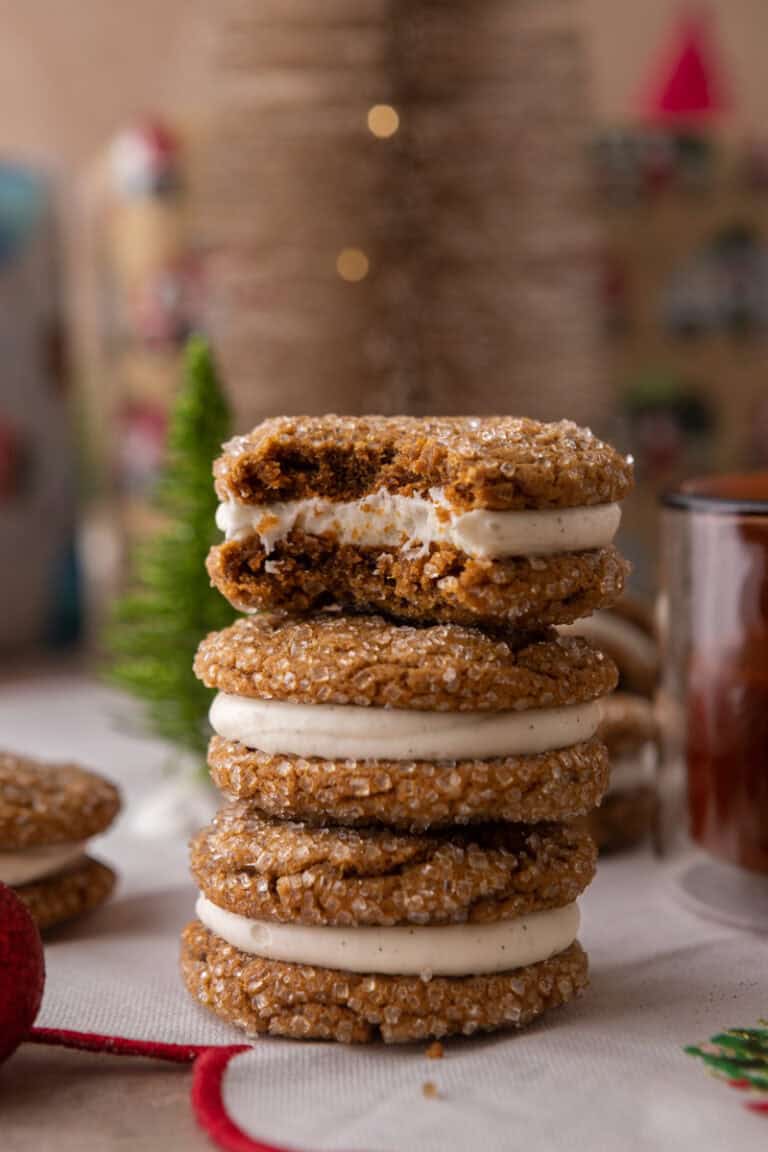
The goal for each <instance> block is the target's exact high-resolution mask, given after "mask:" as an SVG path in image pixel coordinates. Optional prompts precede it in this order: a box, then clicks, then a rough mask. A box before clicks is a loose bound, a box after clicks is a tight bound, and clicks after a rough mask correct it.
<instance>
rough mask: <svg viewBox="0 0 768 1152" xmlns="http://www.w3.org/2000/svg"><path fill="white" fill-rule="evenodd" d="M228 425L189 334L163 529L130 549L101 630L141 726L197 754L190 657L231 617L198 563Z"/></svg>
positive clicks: (196, 686) (201, 730) (165, 484)
mask: <svg viewBox="0 0 768 1152" xmlns="http://www.w3.org/2000/svg"><path fill="white" fill-rule="evenodd" d="M229 425H230V414H229V408H228V405H227V402H226V400H225V398H224V395H223V392H222V390H221V387H220V385H219V381H218V378H217V375H216V370H215V366H214V363H213V359H212V357H211V353H210V349H209V347H208V345H207V344H206V342H205V341H204V340H202V339H200V338H197V337H195V338H193V339H192V340H190V342H189V344H188V345H187V348H186V352H185V356H184V378H183V382H182V387H181V390H180V392H179V395H178V398H177V400H176V404H175V407H174V410H173V413H172V416H171V423H170V428H169V433H168V462H167V465H166V468H165V471H164V473H163V476H162V479H161V482H160V484H159V487H158V494H157V507H158V510H159V511H160V513H161V514H162V516H163V518H164V519H165V520H166V521H167V527H164V528H163V529H162V530H161V531H160V533H159V534H158V535H157V536H156V537H154V538H153V539H151V540H148V541H147V542H146V543H144V544H142V545H141V546H140V547H139V548H138V549H137V554H136V556H135V562H134V572H135V581H134V585H133V587H132V588H131V589H130V590H129V592H128V593H127V594H126V595H125V596H124V597H123V598H122V599H120V600H119V601H118V602H117V604H116V605H115V609H114V614H113V618H112V621H111V625H110V628H109V630H108V634H107V644H108V648H109V651H110V653H111V657H112V665H111V671H110V678H111V679H112V680H113V681H114V682H115V683H117V684H118V685H120V687H122V688H125V689H127V690H128V691H129V692H131V693H132V694H133V695H135V696H138V697H139V698H140V699H142V700H143V701H144V703H145V705H146V721H147V728H148V729H149V730H150V731H152V732H153V733H154V734H155V735H157V736H161V737H163V738H165V739H167V740H170V741H172V742H173V743H175V744H177V745H178V746H180V747H181V748H183V749H184V750H186V751H187V752H190V753H192V754H193V755H194V756H200V757H201V758H202V755H203V753H204V752H205V747H206V742H207V722H206V718H207V712H208V708H209V705H210V700H211V693H210V692H209V690H208V689H207V688H205V687H204V686H203V685H202V684H201V683H200V682H199V680H198V679H197V678H196V677H195V675H194V673H193V671H192V661H193V658H194V654H195V650H196V648H197V645H198V644H199V642H200V640H201V638H202V637H203V636H205V634H206V633H207V632H210V631H212V630H214V629H218V628H224V627H226V626H227V624H229V623H231V622H232V620H233V618H234V612H233V610H232V609H231V608H230V607H229V605H228V604H227V602H226V601H225V600H224V599H223V598H222V597H221V596H220V595H219V594H218V592H216V591H215V590H214V589H213V588H211V586H210V583H209V580H208V575H207V573H206V570H205V558H206V556H207V554H208V549H209V548H210V546H211V544H212V543H213V542H214V538H215V536H216V526H215V514H216V504H217V501H216V495H215V493H214V490H213V482H212V478H211V463H212V461H213V459H214V457H215V456H217V455H218V453H219V450H220V448H221V445H222V442H223V441H224V440H226V438H227V436H228V435H229V431H230V427H229Z"/></svg>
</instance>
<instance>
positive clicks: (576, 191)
mask: <svg viewBox="0 0 768 1152" xmlns="http://www.w3.org/2000/svg"><path fill="white" fill-rule="evenodd" d="M0 28H2V36H0V160H1V161H2V162H3V164H4V165H5V168H4V169H3V173H2V175H3V180H2V182H1V183H0V241H2V244H0V273H3V271H5V273H6V274H7V275H6V282H5V284H4V286H3V293H4V295H3V299H4V300H6V301H8V302H9V303H8V307H7V310H6V316H5V328H4V330H5V331H6V332H12V333H13V334H14V336H15V338H16V339H17V341H23V340H24V333H29V337H28V341H27V344H26V345H23V346H22V345H20V348H21V350H22V351H23V352H24V355H26V356H27V360H26V361H23V357H22V355H21V352H20V353H19V356H18V357H16V359H17V360H18V363H19V364H21V363H22V362H25V363H28V368H27V369H25V371H26V373H27V374H26V375H25V373H24V372H21V373H17V374H16V375H15V376H13V375H11V374H8V373H6V376H5V379H3V380H2V381H0V542H2V546H3V548H11V547H13V548H14V550H17V549H18V547H19V541H24V542H25V546H27V547H30V548H32V547H33V545H32V544H30V543H29V541H28V539H27V537H25V536H24V532H25V530H27V526H28V525H29V523H30V520H31V510H32V509H33V508H34V509H37V511H36V513H35V515H37V516H40V515H48V516H49V518H53V517H55V518H56V521H57V523H58V524H59V525H60V530H61V536H62V539H61V541H60V544H59V545H57V554H56V556H55V557H50V556H48V555H45V556H43V555H42V553H41V554H40V557H39V561H38V563H37V569H38V570H39V571H41V572H48V573H49V574H50V575H49V582H50V583H51V584H55V585H56V588H57V589H58V590H59V591H58V592H57V594H56V597H54V599H55V600H56V603H55V605H54V607H55V611H54V610H53V609H50V605H49V606H48V609H46V610H45V611H43V607H44V602H45V600H46V594H45V589H44V588H43V587H42V585H41V587H40V589H39V590H38V593H36V595H37V597H38V601H39V604H38V608H36V609H34V611H33V610H32V609H30V611H31V612H32V615H33V616H36V617H38V618H39V620H41V621H42V620H43V618H45V621H46V622H45V628H44V629H43V625H42V624H41V623H38V626H37V632H38V634H41V630H42V631H44V633H45V635H46V636H52V635H55V636H62V637H66V636H68V635H71V634H73V633H74V632H75V631H76V630H77V629H76V625H75V624H74V623H73V621H74V618H75V615H76V613H75V612H74V609H73V606H72V605H73V597H75V596H76V592H75V591H73V589H76V586H77V571H78V564H77V558H79V562H80V568H81V569H82V567H83V565H82V561H83V558H84V559H85V569H86V570H87V572H88V575H89V579H88V581H86V584H87V586H88V587H90V586H99V587H101V586H104V587H108V586H110V585H111V584H113V583H114V581H115V579H120V578H122V577H123V576H124V575H125V572H126V571H127V568H128V563H129V556H130V550H131V547H132V545H133V542H134V541H135V540H136V539H137V538H140V537H141V536H142V535H144V534H146V533H147V532H148V531H151V530H152V528H153V525H154V520H153V513H152V506H151V498H152V492H153V488H154V484H155V482H156V479H157V476H158V474H159V470H160V468H161V467H162V462H163V452H164V437H165V429H166V418H167V411H168V407H169V405H170V403H171V402H172V398H173V394H174V390H175V387H176V385H177V381H178V363H179V353H180V348H181V346H182V344H183V341H184V339H185V337H186V335H187V334H188V332H189V331H190V330H192V329H193V328H195V327H198V326H200V325H202V326H203V327H205V328H207V329H208V330H209V331H210V332H211V333H212V335H213V337H214V343H215V346H216V349H217V352H218V354H219V356H220V359H221V362H222V365H223V367H224V370H225V378H226V382H227V384H228V386H229V389H230V394H231V398H232V400H233V403H234V405H235V410H236V419H237V423H238V425H240V426H244V425H247V424H249V423H250V422H252V421H253V420H255V419H257V418H260V417H261V416H263V415H264V414H266V413H268V412H271V411H275V410H278V409H285V410H296V409H297V408H308V409H310V410H318V409H325V408H328V407H335V408H348V409H354V408H359V407H363V408H366V407H367V408H378V409H379V410H396V409H402V408H406V409H408V410H411V411H417V412H418V411H427V410H440V411H456V410H461V409H465V408H467V407H471V408H473V409H475V410H477V411H492V410H502V411H509V410H511V409H514V410H517V411H526V412H529V413H531V414H535V415H541V416H545V417H550V418H551V417H557V416H560V415H571V416H575V417H576V418H577V419H579V420H582V421H584V422H587V423H590V424H592V425H593V426H594V427H595V428H596V430H597V431H599V432H601V433H603V434H606V435H609V436H611V437H612V438H614V439H615V440H616V441H617V442H618V443H619V444H620V445H621V446H622V447H623V448H624V449H626V450H629V451H632V452H633V453H634V454H635V456H636V458H637V461H638V476H639V479H640V488H639V492H638V494H637V496H636V497H635V498H634V501H633V503H632V504H631V505H630V507H629V509H628V514H627V518H626V519H627V524H626V529H625V540H624V547H625V549H626V550H627V551H628V552H629V553H630V555H631V557H632V559H633V561H634V563H635V581H636V587H637V588H638V589H639V590H641V591H643V592H645V593H646V594H650V593H651V592H652V590H653V585H654V575H655V570H654V539H655V522H656V516H655V498H656V495H657V493H658V491H659V490H660V489H661V488H663V487H667V486H669V485H670V484H673V483H675V482H676V481H677V480H678V479H679V478H680V477H681V476H683V475H686V474H690V473H692V472H695V471H702V470H709V469H712V468H717V469H724V468H733V467H754V466H764V465H768V396H767V395H766V389H767V388H768V386H767V385H766V383H765V381H766V379H767V378H768V373H766V368H768V359H767V355H766V347H767V345H766V332H768V130H766V128H765V125H766V124H767V123H768V75H767V74H766V70H765V68H764V64H763V60H762V55H763V44H764V43H765V42H766V36H767V35H768V5H766V4H765V3H764V2H763V0H707V2H706V3H704V2H701V3H694V4H692V3H689V2H687V0H646V2H645V3H643V4H641V5H627V4H617V3H615V2H613V0H481V2H480V3H478V4H469V3H468V2H467V3H464V4H462V3H459V2H457V0H456V2H454V0H449V2H444V3H440V4H438V3H434V2H432V0H414V3H403V4H399V3H395V2H394V0H357V2H355V3H353V2H352V0H324V3H323V4H322V6H318V5H317V3H310V2H309V0H152V3H149V2H148V0H135V2H134V3H132V4H130V5H128V4H106V3H102V2H100V0H25V2H24V3H23V4H18V3H13V2H11V0H0ZM379 105H383V109H384V110H383V113H378V114H379V115H383V116H384V119H383V120H379V121H378V127H377V124H376V122H375V120H374V121H372V120H370V118H369V120H368V126H367V128H366V113H367V112H370V110H372V109H373V110H375V109H376V107H378V106H379ZM393 110H394V112H395V113H398V115H399V119H398V120H397V122H396V123H395V122H393V121H392V119H391V117H392V111H393ZM388 117H389V119H388ZM393 123H394V128H393ZM393 206H394V208H393ZM472 222H474V226H470V225H471V224H472ZM3 229H5V232H4V231H3ZM6 233H7V237H9V238H10V239H8V240H6ZM26 236H32V237H34V244H30V246H29V247H28V248H27V247H25V246H24V245H23V244H21V242H20V239H19V238H20V237H26ZM297 237H298V239H296V238H297ZM286 238H287V239H286ZM293 240H295V241H296V242H295V243H289V242H288V241H293ZM323 245H325V246H326V247H327V248H328V251H327V252H325V251H323ZM318 253H320V256H321V257H322V262H324V263H322V267H321V266H320V265H317V266H315V265H313V264H312V260H313V259H315V258H316V257H317V256H318ZM329 253H330V257H329ZM3 259H4V261H5V263H4V264H3V263H2V260H3ZM46 268H50V269H51V271H50V274H49V273H48V272H45V271H43V272H41V269H43V270H44V269H46ZM40 316H43V317H44V321H43V320H40ZM41 325H43V326H44V327H45V332H46V335H45V338H44V340H38V339H37V335H36V333H39V331H40V330H41ZM37 345H39V347H40V348H42V347H43V346H44V347H45V350H46V351H45V357H44V364H42V363H41V357H40V355H39V349H38V351H35V348H36V347H37ZM64 350H66V356H65V355H63V354H62V353H63V351H64ZM47 382H50V387H49V383H47ZM32 388H34V389H36V390H37V400H36V401H35V403H34V405H28V404H26V403H25V401H24V397H25V396H26V395H27V394H29V395H31V392H30V391H29V390H30V389H32ZM67 388H68V391H67ZM33 412H34V414H35V415H34V420H33V418H32V413H33ZM52 430H53V431H52ZM38 432H40V435H38ZM54 432H56V433H57V434H54ZM46 437H47V439H46ZM49 444H53V449H51V448H50V447H46V445H49ZM51 451H53V453H54V457H55V458H56V459H57V460H58V464H57V465H56V467H55V468H52V467H51V466H49V467H48V468H47V469H46V468H42V467H38V466H37V465H36V464H35V461H38V462H39V461H41V460H42V459H43V458H44V457H45V459H47V460H50V459H51ZM76 474H77V475H78V476H79V478H80V479H79V482H78V483H76V480H75V475H76ZM46 485H48V488H46ZM49 489H50V491H49ZM54 489H55V491H54ZM78 490H79V493H80V497H79V505H80V507H81V508H82V507H85V508H86V509H87V515H85V516H83V515H80V516H78V515H77V505H78V497H77V492H78ZM46 493H48V494H46ZM55 501H58V504H57V503H56V502H55ZM12 542H13V543H12ZM81 584H82V581H81ZM2 591H6V592H7V594H8V595H9V596H12V597H13V598H14V599H17V598H18V589H17V588H15V587H14V589H11V588H10V586H9V588H8V589H3V588H0V592H2ZM29 599H30V602H31V599H32V597H31V596H30V598H29ZM49 609H50V610H49ZM25 628H26V631H29V628H27V627H26V626H25V627H22V626H21V623H19V626H18V628H16V629H15V630H12V631H13V634H14V635H15V636H18V635H20V634H21V633H22V632H24V631H25ZM33 631H34V629H33ZM5 639H7V640H10V639H11V635H10V632H9V633H8V636H6V637H5ZM3 640H4V636H3V635H2V629H0V644H1V643H2V642H3Z"/></svg>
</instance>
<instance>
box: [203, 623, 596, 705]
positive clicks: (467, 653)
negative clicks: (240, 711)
mask: <svg viewBox="0 0 768 1152" xmlns="http://www.w3.org/2000/svg"><path fill="white" fill-rule="evenodd" d="M195 672H196V674H197V676H198V677H199V678H200V679H201V680H202V681H203V683H204V684H206V685H207V686H208V687H209V688H217V689H219V691H221V692H225V693H229V694H233V695H239V696H250V697H256V698H259V699H265V700H285V701H292V702H295V703H300V704H342V705H343V704H355V705H362V706H377V707H388V708H408V709H423V710H426V711H438V712H446V711H447V712H463V711H504V710H507V709H513V710H521V709H528V708H555V707H560V706H563V705H567V704H574V703H582V702H585V701H589V700H595V699H597V698H598V697H600V696H603V695H605V693H606V692H610V691H611V690H612V689H613V688H614V687H615V683H616V669H615V667H614V665H613V663H612V662H611V660H610V659H609V658H608V657H606V656H604V655H603V653H602V652H599V651H597V650H596V649H594V648H592V647H591V646H590V645H589V644H588V643H587V641H585V640H582V639H581V638H579V637H567V638H566V637H562V636H557V635H556V634H555V633H554V631H552V630H550V631H545V632H544V633H539V634H538V635H536V634H533V635H531V634H526V633H514V634H505V635H501V634H492V633H485V632H480V631H477V630H475V629H472V628H463V627H461V626H459V625H457V624H439V625H432V626H430V627H414V626H412V625H405V624H395V623H392V622H391V621H389V620H385V619H384V618H383V617H381V616H343V615H340V614H337V613H319V614H317V615H314V616H309V617H306V618H299V619H291V618H283V617H274V616H266V615H265V616H250V617H246V618H244V619H241V620H237V621H236V622H235V623H234V624H233V625H231V626H230V627H229V628H225V629H224V630H223V631H221V632H212V633H210V634H209V635H208V636H207V637H206V638H205V640H203V642H202V644H201V645H200V647H199V649H198V652H197V656H196V658H195Z"/></svg>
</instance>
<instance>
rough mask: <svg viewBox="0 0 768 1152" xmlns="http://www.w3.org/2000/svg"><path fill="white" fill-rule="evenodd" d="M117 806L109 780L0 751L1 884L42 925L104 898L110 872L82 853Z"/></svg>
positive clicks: (68, 916)
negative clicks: (19, 900) (17, 897)
mask: <svg viewBox="0 0 768 1152" xmlns="http://www.w3.org/2000/svg"><path fill="white" fill-rule="evenodd" d="M119 808H120V796H119V793H118V791H117V789H116V788H115V786H114V785H113V784H111V783H110V782H109V781H108V780H105V779H104V778H103V777H101V776H98V775H96V774H95V773H93V772H87V771H85V770H84V769H82V768H79V767H77V766H76V765H74V764H43V763H40V762H38V761H36V760H32V759H30V758H29V757H26V756H18V755H15V754H14V753H10V752H4V753H1V754H0V881H2V882H3V883H5V884H8V885H9V886H10V887H12V888H14V889H15V891H16V892H17V893H18V895H19V896H20V897H21V898H22V899H23V900H25V901H26V903H27V904H28V906H29V908H30V910H31V912H32V915H33V916H34V917H35V919H36V920H37V922H38V924H39V926H40V927H41V928H45V927H50V926H51V925H52V924H56V923H60V922H61V921H63V920H68V919H71V918H72V917H73V916H77V915H79V914H80V913H81V912H85V911H89V910H90V909H91V908H95V907H96V906H97V905H98V904H101V903H102V902H103V901H104V900H106V899H107V897H108V896H109V894H110V892H111V890H112V888H113V886H114V880H115V877H114V873H113V872H112V871H111V869H109V868H107V867H106V866H105V865H103V864H100V863H98V862H97V861H95V860H92V859H90V857H88V856H87V855H86V846H87V841H88V840H90V839H91V837H93V836H97V835H98V834H99V833H101V832H104V831H105V830H106V829H107V828H108V827H109V825H110V824H111V823H112V821H113V819H114V818H115V816H116V814H117V812H118V811H119Z"/></svg>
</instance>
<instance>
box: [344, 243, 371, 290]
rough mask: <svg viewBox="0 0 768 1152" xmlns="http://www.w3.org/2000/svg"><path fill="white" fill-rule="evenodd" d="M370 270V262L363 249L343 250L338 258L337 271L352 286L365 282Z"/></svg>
mask: <svg viewBox="0 0 768 1152" xmlns="http://www.w3.org/2000/svg"><path fill="white" fill-rule="evenodd" d="M369 268H370V262H369V260H368V257H367V256H366V254H365V252H363V250H362V248H342V250H341V252H339V254H338V256H337V257H336V271H337V272H338V274H339V276H341V278H342V280H348V281H349V283H350V284H357V283H358V281H360V280H365V278H366V276H367V275H368V269H369Z"/></svg>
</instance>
